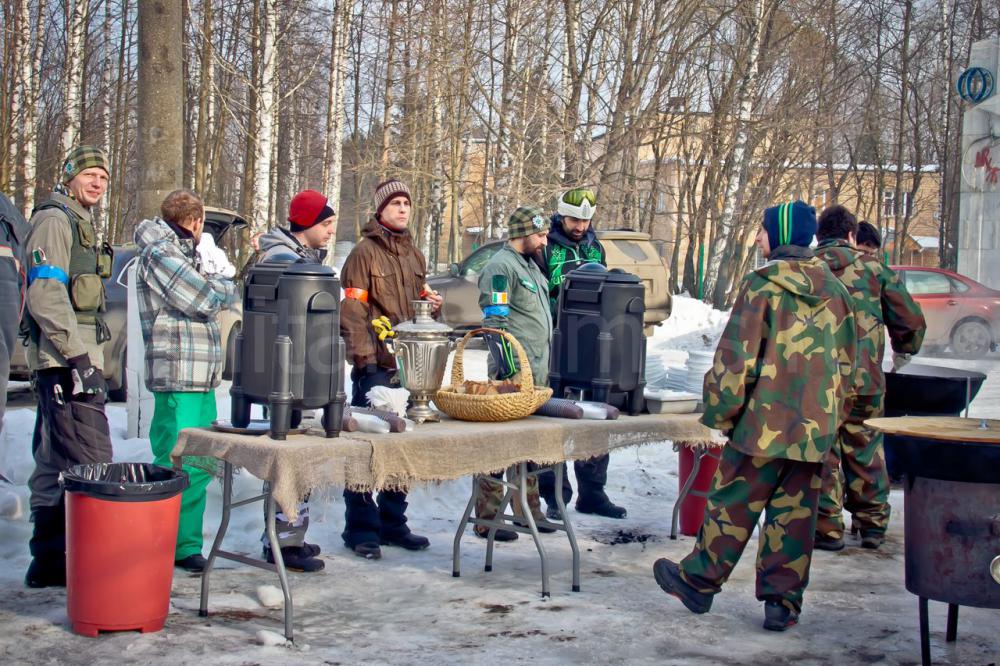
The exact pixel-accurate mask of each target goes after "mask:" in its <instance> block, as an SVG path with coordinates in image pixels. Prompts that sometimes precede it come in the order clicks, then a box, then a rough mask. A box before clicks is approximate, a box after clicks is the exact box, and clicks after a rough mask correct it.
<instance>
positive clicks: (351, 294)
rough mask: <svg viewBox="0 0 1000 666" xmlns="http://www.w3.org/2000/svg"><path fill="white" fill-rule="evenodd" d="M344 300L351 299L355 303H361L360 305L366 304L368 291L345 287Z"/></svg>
mask: <svg viewBox="0 0 1000 666" xmlns="http://www.w3.org/2000/svg"><path fill="white" fill-rule="evenodd" d="M344 298H353V299H354V300H356V301H361V302H362V303H367V302H368V290H367V289H358V288H357V287H347V288H346V289H344Z"/></svg>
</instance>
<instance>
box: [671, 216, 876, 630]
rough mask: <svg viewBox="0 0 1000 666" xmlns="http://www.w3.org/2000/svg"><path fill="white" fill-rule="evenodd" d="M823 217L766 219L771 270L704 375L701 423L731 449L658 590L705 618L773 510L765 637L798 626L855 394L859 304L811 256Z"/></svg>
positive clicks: (761, 558) (765, 558)
mask: <svg viewBox="0 0 1000 666" xmlns="http://www.w3.org/2000/svg"><path fill="white" fill-rule="evenodd" d="M815 230H816V213H815V210H814V209H813V208H812V207H811V206H808V205H807V204H805V203H803V202H801V201H796V202H794V203H789V204H783V205H781V206H776V207H774V208H768V209H767V210H766V211H764V223H763V228H762V229H761V230H760V232H759V233H758V234H757V244H758V246H759V247H760V249H761V252H762V253H763V255H764V256H765V257H769V259H770V261H768V263H767V264H765V265H764V266H763V267H761V268H758V269H756V270H754V271H752V272H750V273H749V274H748V275H747V276H746V277H744V278H743V280H742V283H741V284H740V288H739V293H738V295H737V297H736V301H735V303H734V305H733V310H732V314H731V315H730V318H729V323H728V324H727V325H726V328H725V330H724V332H723V334H722V339H721V340H720V341H719V346H718V349H717V350H716V352H715V363H714V365H713V366H712V369H711V370H709V372H708V373H707V374H706V375H705V386H704V403H705V413H704V414H703V415H702V419H701V420H702V423H704V424H705V425H707V426H709V427H711V428H715V429H718V430H721V431H722V432H723V433H724V434H725V435H726V437H727V439H728V440H729V441H728V442H727V444H726V446H725V447H724V449H723V453H722V461H721V462H720V464H719V469H718V471H717V472H716V474H715V477H714V478H713V479H712V488H711V492H710V495H709V497H708V506H707V508H706V511H705V520H704V523H703V524H702V527H701V530H700V532H699V533H698V540H697V543H696V545H695V548H694V550H693V551H692V552H691V553H690V554H689V555H688V556H687V557H686V558H684V559H683V560H682V561H681V562H680V563H679V564H678V563H675V562H672V561H670V560H667V559H659V560H657V561H656V563H655V564H654V565H653V573H654V576H655V578H656V582H657V583H658V584H659V585H660V587H661V588H662V589H663V590H664V591H665V592H667V593H668V594H671V595H673V596H676V597H677V598H679V599H680V600H681V601H682V602H683V603H684V605H685V606H686V607H687V608H688V609H689V610H690V611H692V612H695V613H706V612H708V611H709V609H710V608H711V606H712V599H713V596H714V595H715V594H717V593H718V592H719V591H720V590H721V588H722V584H723V583H724V582H725V581H726V579H727V578H728V577H729V574H730V573H731V572H732V570H733V568H734V567H735V566H736V563H737V561H738V560H739V558H740V555H741V554H742V552H743V549H744V548H745V547H746V545H747V542H748V541H749V540H750V535H751V534H752V533H753V530H754V527H755V526H756V524H757V519H758V517H759V516H760V514H761V512H762V511H763V512H764V515H765V518H764V527H763V529H762V530H761V536H760V541H761V544H760V550H759V551H758V554H757V599H759V600H761V601H764V602H765V604H764V618H765V619H764V628H765V629H769V630H774V631H784V630H785V629H787V628H788V627H790V626H792V625H794V624H795V623H796V622H797V620H798V616H799V612H800V610H801V607H802V596H803V592H804V590H805V588H806V585H807V583H808V580H809V562H810V558H811V555H812V550H813V535H814V533H815V528H816V504H817V501H818V497H819V491H820V485H821V473H822V467H823V465H822V463H823V459H824V457H825V456H826V454H827V452H828V451H829V450H830V447H832V446H833V444H834V441H835V440H836V437H837V428H838V426H839V425H840V421H841V416H842V414H843V407H844V401H845V399H846V398H847V397H848V394H849V393H850V391H851V390H852V389H853V386H852V380H853V377H854V362H853V359H854V357H855V352H856V349H857V333H856V329H855V323H854V314H853V309H852V306H851V301H850V296H849V295H848V294H847V291H846V290H845V289H844V286H843V285H842V284H841V283H840V281H839V280H837V278H835V277H834V276H833V274H832V273H831V272H830V269H829V268H828V267H827V266H826V264H825V263H824V262H823V261H821V260H820V259H817V258H816V257H814V256H813V254H812V251H811V250H810V249H809V244H810V242H811V241H812V237H813V233H814V232H815Z"/></svg>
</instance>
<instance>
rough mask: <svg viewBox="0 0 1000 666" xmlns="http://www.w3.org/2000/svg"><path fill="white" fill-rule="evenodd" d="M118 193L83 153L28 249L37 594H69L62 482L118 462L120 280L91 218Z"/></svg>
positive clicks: (44, 210) (34, 220) (32, 575)
mask: <svg viewBox="0 0 1000 666" xmlns="http://www.w3.org/2000/svg"><path fill="white" fill-rule="evenodd" d="M107 188H108V158H107V156H106V155H105V154H104V151H103V150H101V149H100V148H96V147H94V146H79V147H77V148H74V149H73V150H72V151H71V152H70V154H69V155H68V156H67V157H66V161H65V162H64V163H63V182H62V183H61V184H60V185H59V186H57V188H56V191H54V192H53V193H52V195H51V196H50V197H49V198H48V199H47V200H46V201H44V202H42V203H41V204H40V205H39V206H38V207H37V208H35V211H34V214H33V215H32V216H31V231H30V232H29V233H28V237H27V238H26V239H25V241H24V245H23V246H22V251H23V253H22V258H21V263H22V265H23V266H24V267H25V269H26V270H27V272H28V290H27V293H26V295H25V306H26V309H27V316H26V317H25V322H26V323H27V324H28V354H27V357H28V367H29V368H30V369H31V371H32V372H33V373H34V379H35V395H36V398H37V404H38V407H37V409H36V415H35V432H34V435H33V436H32V441H31V449H32V453H33V455H34V458H35V470H34V472H32V474H31V478H30V479H29V480H28V486H29V487H30V488H31V514H32V519H33V521H34V523H35V526H34V532H33V534H32V537H31V541H30V542H29V544H28V546H29V548H30V550H31V555H32V557H33V559H32V561H31V564H30V565H29V567H28V571H27V574H26V575H25V584H27V585H28V586H29V587H48V586H63V585H65V584H66V517H65V512H66V508H65V506H66V505H65V501H64V496H63V491H62V488H61V487H60V486H59V473H60V472H62V471H64V470H66V469H68V468H70V467H72V466H73V465H80V464H86V463H101V462H111V435H110V432H109V429H108V419H107V417H106V416H105V414H104V401H105V397H106V393H107V385H106V384H105V382H104V377H103V376H102V374H101V366H103V365H104V342H105V341H106V340H107V339H108V338H109V337H110V336H109V335H108V328H107V325H106V324H105V323H104V320H103V318H102V313H103V312H104V310H105V305H104V285H103V282H102V278H105V277H108V276H110V274H111V255H110V250H107V251H105V250H106V248H101V247H99V244H98V242H97V234H96V231H95V229H94V223H93V220H92V219H91V208H93V207H94V206H95V205H97V204H98V203H99V202H100V200H101V198H102V197H103V196H104V193H105V192H106V191H107Z"/></svg>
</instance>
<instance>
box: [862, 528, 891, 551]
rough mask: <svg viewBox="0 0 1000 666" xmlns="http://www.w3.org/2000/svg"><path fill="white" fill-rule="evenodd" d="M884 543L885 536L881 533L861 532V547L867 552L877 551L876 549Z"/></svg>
mask: <svg viewBox="0 0 1000 666" xmlns="http://www.w3.org/2000/svg"><path fill="white" fill-rule="evenodd" d="M883 543H885V534H883V533H882V532H865V531H862V532H861V547H862V548H868V549H869V550H878V547H879V546H881V545H882V544H883Z"/></svg>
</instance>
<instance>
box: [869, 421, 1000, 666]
mask: <svg viewBox="0 0 1000 666" xmlns="http://www.w3.org/2000/svg"><path fill="white" fill-rule="evenodd" d="M865 423H866V424H867V425H868V426H869V427H871V428H873V429H874V430H878V431H881V432H884V433H886V434H887V435H890V434H891V435H893V436H894V439H895V447H896V453H897V455H898V456H899V465H900V468H901V469H902V471H903V473H904V474H905V477H906V478H905V482H904V486H903V493H904V506H905V510H904V514H905V516H904V545H905V552H906V589H907V590H909V591H910V592H912V593H913V594H915V595H917V596H918V597H919V598H920V651H921V659H922V662H923V664H925V665H926V664H930V663H931V657H930V629H929V626H928V616H927V601H928V600H929V599H933V600H935V601H942V602H944V603H947V604H948V630H947V634H946V640H947V641H949V642H951V641H954V640H955V639H956V638H957V636H958V607H959V606H974V607H977V608H997V609H1000V581H997V580H995V576H994V571H993V569H994V567H995V565H994V564H993V562H994V558H995V557H996V556H997V553H1000V421H997V420H991V419H967V418H965V419H963V418H958V417H937V416H924V417H899V418H880V419H870V420H868V421H866V422H865Z"/></svg>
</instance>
